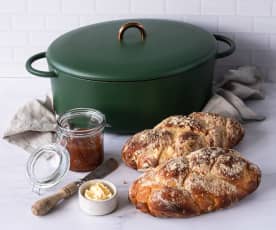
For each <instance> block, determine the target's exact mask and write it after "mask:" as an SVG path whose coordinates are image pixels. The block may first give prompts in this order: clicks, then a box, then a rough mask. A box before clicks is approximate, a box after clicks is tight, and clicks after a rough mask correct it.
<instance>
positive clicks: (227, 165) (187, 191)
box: [129, 147, 261, 217]
mask: <svg viewBox="0 0 276 230" xmlns="http://www.w3.org/2000/svg"><path fill="white" fill-rule="evenodd" d="M260 178H261V172H260V169H259V168H258V167H257V166H256V165H254V164H252V163H250V162H249V161H247V160H246V159H244V158H243V157H242V156H241V155H240V154H239V153H238V152H237V151H235V150H232V149H222V148H218V147H207V148H203V149H200V150H197V151H194V152H191V153H189V154H187V155H186V156H182V157H178V158H175V159H171V160H169V161H167V162H165V163H163V164H161V165H159V166H158V167H156V168H154V169H151V170H148V171H147V172H146V173H144V174H143V175H142V176H140V177H139V178H138V179H137V180H136V181H135V182H134V183H133V184H132V185H131V187H130V189H129V199H130V201H131V202H132V203H133V204H134V205H135V206H136V208H137V209H140V210H141V211H142V212H145V213H149V214H151V215H153V216H158V217H189V216H195V215H200V214H202V213H206V212H211V211H215V210H217V209H220V208H225V207H227V206H229V205H231V204H232V203H234V202H236V201H239V200H241V199H242V198H243V197H245V196H246V195H248V194H250V193H252V192H253V191H255V190H256V189H257V187H258V185H259V183H260Z"/></svg>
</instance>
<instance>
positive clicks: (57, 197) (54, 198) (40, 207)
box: [32, 182, 79, 216]
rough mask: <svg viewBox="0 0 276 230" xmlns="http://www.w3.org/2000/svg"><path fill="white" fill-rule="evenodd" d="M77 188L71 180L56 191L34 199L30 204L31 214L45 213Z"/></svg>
mask: <svg viewBox="0 0 276 230" xmlns="http://www.w3.org/2000/svg"><path fill="white" fill-rule="evenodd" d="M78 188H79V186H78V183H76V182H73V183H70V184H68V185H66V186H65V187H63V188H62V189H60V190H59V191H58V192H57V193H55V194H53V195H51V196H48V197H45V198H43V199H41V200H38V201H36V202H35V203H34V204H33V206H32V212H33V214H34V215H36V216H44V215H46V214H47V213H49V212H50V211H51V210H52V209H53V208H54V207H55V206H56V205H57V204H58V203H59V202H60V201H61V200H64V199H67V198H69V197H71V196H72V195H73V194H74V193H76V192H77V191H78Z"/></svg>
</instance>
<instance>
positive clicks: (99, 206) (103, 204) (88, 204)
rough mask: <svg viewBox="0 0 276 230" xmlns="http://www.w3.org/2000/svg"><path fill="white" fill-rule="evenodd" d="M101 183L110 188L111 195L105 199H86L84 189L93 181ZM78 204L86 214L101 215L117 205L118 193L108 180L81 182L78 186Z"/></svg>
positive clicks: (109, 211)
mask: <svg viewBox="0 0 276 230" xmlns="http://www.w3.org/2000/svg"><path fill="white" fill-rule="evenodd" d="M97 182H100V183H103V184H104V185H106V186H108V187H109V188H110V189H111V190H112V197H110V198H109V199H107V200H88V199H87V198H85V196H84V192H85V190H86V189H88V188H89V187H90V185H91V184H94V183H97ZM79 205H80V208H81V210H82V211H84V212H85V213H86V214H88V215H94V216H101V215H106V214H108V213H111V212H112V211H114V210H115V209H116V207H117V205H118V193H117V189H116V187H115V185H114V184H112V183H111V182H109V181H106V180H101V179H95V180H90V181H87V182H85V183H83V184H82V185H81V186H80V188H79Z"/></svg>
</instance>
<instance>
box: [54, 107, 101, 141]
mask: <svg viewBox="0 0 276 230" xmlns="http://www.w3.org/2000/svg"><path fill="white" fill-rule="evenodd" d="M57 124H58V132H59V133H62V135H65V136H76V137H85V136H89V135H91V134H94V133H98V132H99V131H102V130H103V129H104V127H105V126H106V120H105V115H104V114H102V113H101V112H100V111H98V110H95V109H92V108H75V109H71V110H69V111H67V112H65V113H63V114H61V115H60V116H59V118H58V120H57Z"/></svg>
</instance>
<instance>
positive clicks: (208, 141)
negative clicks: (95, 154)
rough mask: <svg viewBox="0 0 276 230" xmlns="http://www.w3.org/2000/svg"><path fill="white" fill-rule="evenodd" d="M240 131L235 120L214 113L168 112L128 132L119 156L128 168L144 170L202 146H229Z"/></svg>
mask: <svg viewBox="0 0 276 230" xmlns="http://www.w3.org/2000/svg"><path fill="white" fill-rule="evenodd" d="M243 135H244V129H243V128H242V126H241V125H240V124H239V123H238V122H237V121H234V120H232V119H230V118H226V117H222V116H220V115H217V114H212V113H203V112H197V113H192V114H190V115H189V116H181V115H176V116H170V117H168V118H166V119H165V120H163V121H162V122H160V123H159V124H158V125H156V126H155V127H154V128H153V129H148V130H144V131H142V132H139V133H137V134H135V135H134V136H132V137H131V138H130V139H129V140H128V141H127V142H126V144H125V145H124V147H123V149H122V159H123V160H124V162H125V163H126V165H128V166H129V167H131V168H134V169H138V170H146V169H149V168H153V167H156V166H157V165H159V164H160V163H162V162H165V161H167V160H169V159H171V158H174V157H178V156H183V155H186V154H187V153H189V152H192V151H195V150H197V149H200V148H203V147H212V146H217V147H223V148H232V147H233V146H235V145H236V144H238V143H239V142H240V140H241V139H242V138H243Z"/></svg>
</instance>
